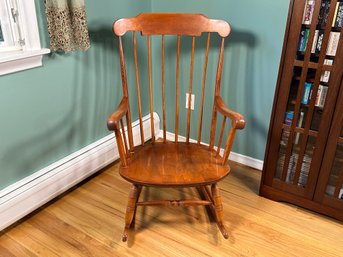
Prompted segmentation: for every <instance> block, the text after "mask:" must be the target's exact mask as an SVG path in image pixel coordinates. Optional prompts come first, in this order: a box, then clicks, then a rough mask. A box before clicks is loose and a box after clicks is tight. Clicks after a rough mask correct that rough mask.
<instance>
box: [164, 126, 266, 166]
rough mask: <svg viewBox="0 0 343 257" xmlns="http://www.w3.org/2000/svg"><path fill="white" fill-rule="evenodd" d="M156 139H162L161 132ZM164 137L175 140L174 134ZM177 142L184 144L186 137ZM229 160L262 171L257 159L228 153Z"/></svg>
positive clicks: (167, 133)
mask: <svg viewBox="0 0 343 257" xmlns="http://www.w3.org/2000/svg"><path fill="white" fill-rule="evenodd" d="M158 137H160V138H163V130H161V131H160V133H159V135H158ZM166 137H167V140H169V141H174V140H175V134H174V133H171V132H168V131H167V132H166ZM178 140H179V141H181V142H184V141H186V137H183V136H178ZM189 141H190V142H192V143H195V142H197V141H196V140H194V139H189ZM201 143H202V144H204V145H208V144H206V143H203V142H201ZM223 152H224V149H223V148H221V149H220V153H221V154H222V153H223ZM229 160H231V161H234V162H237V163H240V164H244V165H246V166H249V167H252V168H254V169H257V170H262V168H263V161H261V160H259V159H255V158H252V157H250V156H246V155H243V154H239V153H235V152H231V153H230V156H229Z"/></svg>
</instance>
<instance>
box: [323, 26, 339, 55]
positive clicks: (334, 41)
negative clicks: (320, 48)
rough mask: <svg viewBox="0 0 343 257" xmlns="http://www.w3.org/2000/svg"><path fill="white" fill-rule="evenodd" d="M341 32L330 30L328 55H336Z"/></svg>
mask: <svg viewBox="0 0 343 257" xmlns="http://www.w3.org/2000/svg"><path fill="white" fill-rule="evenodd" d="M339 36H340V32H332V31H331V32H330V37H329V42H328V47H327V50H326V55H330V56H335V55H336V52H337V47H338V42H339Z"/></svg>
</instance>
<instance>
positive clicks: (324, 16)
mask: <svg viewBox="0 0 343 257" xmlns="http://www.w3.org/2000/svg"><path fill="white" fill-rule="evenodd" d="M330 5H331V3H330V1H328V0H324V1H322V3H321V5H320V10H319V15H318V27H320V28H324V27H325V25H326V23H327V20H328V16H329V10H330Z"/></svg>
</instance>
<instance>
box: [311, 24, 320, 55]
mask: <svg viewBox="0 0 343 257" xmlns="http://www.w3.org/2000/svg"><path fill="white" fill-rule="evenodd" d="M318 35H319V30H318V29H316V31H315V32H314V38H313V43H312V48H311V53H312V54H314V53H315V52H316V46H317V41H318Z"/></svg>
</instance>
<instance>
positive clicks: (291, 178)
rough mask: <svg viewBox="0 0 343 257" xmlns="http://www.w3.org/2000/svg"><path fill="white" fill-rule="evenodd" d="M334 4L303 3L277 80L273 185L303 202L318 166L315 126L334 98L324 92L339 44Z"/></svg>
mask: <svg viewBox="0 0 343 257" xmlns="http://www.w3.org/2000/svg"><path fill="white" fill-rule="evenodd" d="M337 4H338V6H339V5H340V4H341V3H340V2H339V1H338V2H337V1H330V0H326V1H312V0H307V1H304V5H305V7H304V9H303V19H302V22H301V24H299V23H298V24H294V25H295V26H297V33H295V34H297V35H298V37H297V39H296V40H297V44H296V45H295V48H296V49H294V51H293V54H290V55H288V56H286V58H287V63H289V64H291V65H290V66H291V69H288V70H287V69H285V71H287V74H285V77H284V79H282V80H281V85H282V87H283V92H282V94H286V95H287V97H286V101H285V102H284V105H283V108H279V109H278V115H279V117H282V118H283V120H281V119H282V118H279V122H280V121H281V122H282V126H281V127H278V128H277V129H281V134H278V135H279V142H280V143H279V148H278V150H277V152H278V154H277V162H276V167H275V173H274V178H273V179H274V181H273V186H275V187H278V188H280V189H283V190H285V188H286V187H289V188H291V190H292V193H294V194H297V195H303V196H308V197H309V198H310V197H313V192H314V188H315V186H316V180H317V176H318V173H319V169H320V162H317V161H316V160H314V156H318V154H316V151H318V150H317V149H319V148H320V147H322V146H321V145H318V141H319V140H318V138H319V137H320V136H323V133H322V131H320V127H321V123H322V120H323V113H324V111H325V108H326V107H327V105H328V104H327V102H328V100H329V99H328V98H327V96H328V95H331V96H332V99H331V100H330V103H329V104H332V102H333V98H335V97H336V96H335V95H334V94H333V93H332V92H330V91H332V85H331V84H332V79H331V78H332V71H333V67H334V66H337V62H339V60H338V56H337V55H336V53H337V50H338V46H339V45H341V44H340V42H339V41H340V35H341V30H342V29H341V25H337V26H336V23H335V17H334V13H335V6H336V5H337ZM342 4H343V3H342ZM293 29H294V27H293ZM292 40H294V39H292ZM333 42H335V43H334V44H333ZM293 46H294V45H293ZM288 60H289V61H288ZM289 77H290V78H291V79H288V78H289ZM280 97H283V98H285V96H281V95H280ZM325 123H327V121H325ZM328 126H329V124H327V126H326V127H327V128H328ZM322 128H323V126H322ZM326 133H328V129H327V130H326ZM320 144H322V142H321V143H320ZM340 149H341V148H340ZM338 152H339V151H338ZM309 183H311V184H309Z"/></svg>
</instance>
